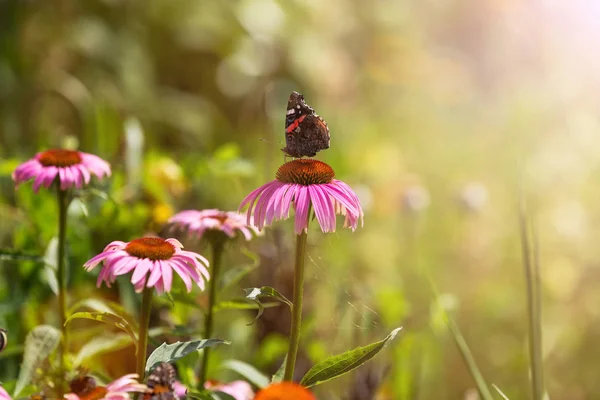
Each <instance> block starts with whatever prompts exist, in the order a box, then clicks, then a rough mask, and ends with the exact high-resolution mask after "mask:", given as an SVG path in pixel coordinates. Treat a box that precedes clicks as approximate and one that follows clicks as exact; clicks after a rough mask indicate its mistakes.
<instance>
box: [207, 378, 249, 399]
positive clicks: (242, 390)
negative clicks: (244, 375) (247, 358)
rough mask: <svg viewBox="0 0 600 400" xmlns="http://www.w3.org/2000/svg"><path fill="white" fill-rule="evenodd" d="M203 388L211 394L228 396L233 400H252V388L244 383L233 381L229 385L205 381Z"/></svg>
mask: <svg viewBox="0 0 600 400" xmlns="http://www.w3.org/2000/svg"><path fill="white" fill-rule="evenodd" d="M204 387H205V388H206V389H209V390H210V391H211V392H221V393H225V394H228V395H230V396H231V397H233V398H234V399H235V400H252V399H253V398H254V391H253V390H252V386H250V384H249V383H248V382H246V381H233V382H229V383H220V382H215V381H207V382H206V383H205V384H204Z"/></svg>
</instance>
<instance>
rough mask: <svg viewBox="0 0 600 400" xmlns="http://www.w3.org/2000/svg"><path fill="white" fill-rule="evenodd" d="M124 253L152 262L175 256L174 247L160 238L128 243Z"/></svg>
mask: <svg viewBox="0 0 600 400" xmlns="http://www.w3.org/2000/svg"><path fill="white" fill-rule="evenodd" d="M125 251H126V252H128V253H129V254H130V255H132V256H134V257H137V258H149V259H151V260H152V261H156V260H168V259H170V258H171V257H173V254H175V247H173V245H172V244H171V243H169V242H167V241H166V240H164V239H161V238H155V237H146V238H141V239H135V240H132V241H131V242H129V244H128V245H127V246H126V247H125Z"/></svg>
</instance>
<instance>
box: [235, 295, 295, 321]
mask: <svg viewBox="0 0 600 400" xmlns="http://www.w3.org/2000/svg"><path fill="white" fill-rule="evenodd" d="M244 292H246V299H248V300H249V301H253V302H255V303H256V304H257V305H258V313H257V314H256V317H255V318H254V320H253V321H252V322H251V323H250V324H248V325H252V324H254V323H255V322H256V321H257V320H258V319H259V318H260V316H261V315H263V312H264V310H265V306H264V304H263V303H262V302H261V301H260V298H261V297H269V298H271V299H274V300H277V301H280V302H282V303H285V304H287V305H288V306H289V307H290V309H291V308H292V306H293V304H292V302H291V301H289V300H288V299H287V297H285V296H284V295H282V294H281V293H279V292H278V291H277V290H275V289H273V288H272V287H270V286H263V287H260V288H248V289H244Z"/></svg>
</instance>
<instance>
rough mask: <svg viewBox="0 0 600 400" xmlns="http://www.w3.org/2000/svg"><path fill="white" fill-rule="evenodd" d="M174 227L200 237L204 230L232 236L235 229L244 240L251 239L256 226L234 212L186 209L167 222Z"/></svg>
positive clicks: (255, 231)
mask: <svg viewBox="0 0 600 400" xmlns="http://www.w3.org/2000/svg"><path fill="white" fill-rule="evenodd" d="M167 223H169V224H172V226H173V227H174V228H175V229H181V230H183V229H185V230H187V231H188V232H189V233H190V234H191V235H195V236H197V237H198V238H201V237H202V235H204V233H205V232H206V231H220V232H223V233H224V234H226V235H227V236H228V237H230V238H232V239H233V238H234V237H235V234H236V231H239V232H241V233H242V235H244V237H245V238H246V240H250V239H252V233H258V232H257V230H256V228H255V227H254V226H252V225H251V224H247V223H246V218H244V217H243V216H242V215H240V214H238V213H236V212H230V211H221V210H217V209H211V210H202V211H197V210H186V211H181V212H179V213H177V214H175V215H174V216H172V217H171V218H170V219H169V221H168V222H167Z"/></svg>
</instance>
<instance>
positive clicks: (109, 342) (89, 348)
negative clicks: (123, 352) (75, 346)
mask: <svg viewBox="0 0 600 400" xmlns="http://www.w3.org/2000/svg"><path fill="white" fill-rule="evenodd" d="M130 345H131V337H130V336H129V335H127V334H125V333H116V334H112V335H107V336H100V337H96V338H93V339H92V340H90V341H89V342H87V343H86V344H84V345H83V347H82V348H81V350H79V352H78V353H77V356H76V357H75V365H81V363H83V362H84V361H85V360H88V359H90V358H92V357H94V356H97V355H99V354H104V353H108V352H110V351H116V350H120V349H124V348H126V347H128V346H130Z"/></svg>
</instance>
